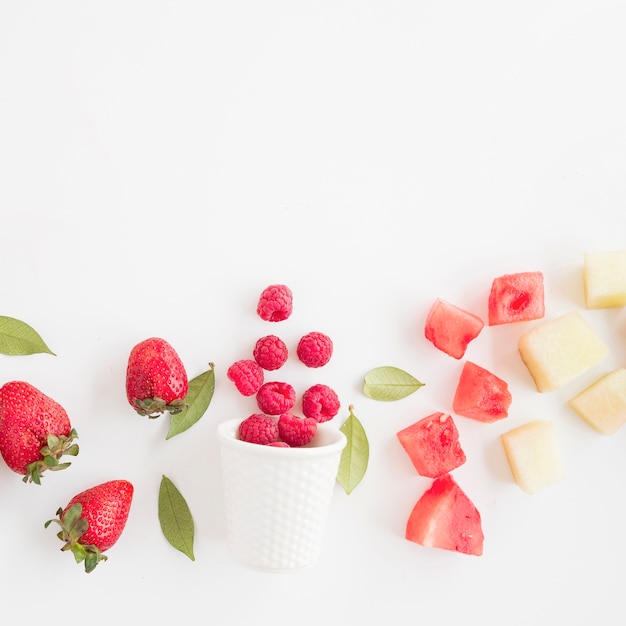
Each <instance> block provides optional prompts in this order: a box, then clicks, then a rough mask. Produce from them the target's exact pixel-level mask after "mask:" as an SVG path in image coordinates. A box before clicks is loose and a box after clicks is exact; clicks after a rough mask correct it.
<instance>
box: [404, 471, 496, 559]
mask: <svg viewBox="0 0 626 626" xmlns="http://www.w3.org/2000/svg"><path fill="white" fill-rule="evenodd" d="M405 537H406V538H407V539H408V540H409V541H413V542H415V543H418V544H420V545H422V546H426V547H430V548H441V549H443V550H452V551H455V552H461V553H463V554H470V555H473V556H480V555H481V554H482V553H483V542H484V535H483V529H482V523H481V518H480V513H479V512H478V509H477V508H476V507H475V506H474V503H473V502H472V501H471V500H470V499H469V498H468V497H467V495H466V494H465V492H464V491H463V490H462V489H461V488H460V487H459V485H458V484H457V483H456V482H455V480H454V479H453V478H452V476H451V475H450V474H444V475H443V476H439V477H438V478H435V479H434V480H433V483H432V485H431V486H430V488H429V489H428V490H427V491H425V492H424V493H423V494H422V496H421V497H420V499H419V500H418V501H417V503H416V504H415V506H414V507H413V510H412V511H411V514H410V515H409V519H408V521H407V524H406V532H405Z"/></svg>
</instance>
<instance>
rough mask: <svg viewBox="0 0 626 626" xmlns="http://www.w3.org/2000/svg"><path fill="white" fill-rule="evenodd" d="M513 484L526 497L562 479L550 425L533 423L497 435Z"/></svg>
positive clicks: (555, 441)
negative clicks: (522, 491) (526, 494)
mask: <svg viewBox="0 0 626 626" xmlns="http://www.w3.org/2000/svg"><path fill="white" fill-rule="evenodd" d="M500 439H501V441H502V445H503V447H504V451H505V453H506V458H507V460H508V462H509V466H510V467H511V472H512V473H513V479H514V480H515V482H516V483H517V484H518V485H519V486H520V487H521V488H522V489H523V490H524V491H525V492H526V493H529V494H534V493H536V492H537V491H539V490H540V489H543V488H544V487H547V486H549V485H553V484H556V483H558V482H560V481H561V480H562V479H563V476H564V472H563V462H562V459H561V453H560V449H559V445H558V441H557V436H556V429H555V427H554V424H553V423H552V422H550V421H547V420H534V421H532V422H527V423H525V424H522V425H521V426H518V427H517V428H513V429H512V430H509V431H508V432H506V433H503V434H502V435H500Z"/></svg>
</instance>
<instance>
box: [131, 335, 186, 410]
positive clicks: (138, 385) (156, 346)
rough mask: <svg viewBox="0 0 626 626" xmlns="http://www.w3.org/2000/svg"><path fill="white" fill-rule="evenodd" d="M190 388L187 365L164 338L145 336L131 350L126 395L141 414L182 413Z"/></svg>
mask: <svg viewBox="0 0 626 626" xmlns="http://www.w3.org/2000/svg"><path fill="white" fill-rule="evenodd" d="M188 388H189V382H188V380H187V372H186V370H185V366H184V365H183V362H182V361H181V359H180V357H179V356H178V354H177V352H176V351H175V350H174V348H173V347H172V346H171V345H170V344H169V343H168V342H167V341H165V339H161V338H160V337H151V338H149V339H145V340H144V341H141V342H140V343H138V344H137V345H136V346H134V347H133V349H132V350H131V351H130V355H129V357H128V366H127V368H126V397H127V398H128V402H129V403H130V405H131V406H132V407H133V408H134V409H135V411H137V413H139V415H147V416H148V417H150V418H155V417H158V416H159V415H161V414H162V413H164V412H165V411H169V412H170V413H171V414H176V413H179V412H180V411H182V410H183V408H184V405H185V402H184V400H185V396H186V395H187V391H188Z"/></svg>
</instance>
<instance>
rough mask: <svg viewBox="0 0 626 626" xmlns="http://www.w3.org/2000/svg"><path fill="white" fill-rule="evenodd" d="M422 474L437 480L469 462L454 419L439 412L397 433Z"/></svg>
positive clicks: (417, 469)
mask: <svg viewBox="0 0 626 626" xmlns="http://www.w3.org/2000/svg"><path fill="white" fill-rule="evenodd" d="M396 435H397V437H398V440H399V441H400V443H401V444H402V447H403V448H404V449H405V451H406V452H407V454H408V455H409V458H410V459H411V462H412V463H413V466H414V467H415V469H416V471H417V473H418V474H420V475H421V476H427V477H429V478H437V476H441V475H443V474H447V473H448V472H451V471H452V470H453V469H455V468H457V467H459V466H460V465H463V463H465V461H466V458H465V452H464V451H463V449H462V448H461V444H460V443H459V431H458V430H457V427H456V424H455V423H454V420H453V419H452V416H450V415H447V414H445V413H442V412H441V411H437V412H436V413H433V414H431V415H428V416H427V417H424V418H422V419H420V420H418V421H417V422H415V423H414V424H412V425H411V426H407V427H406V428H403V429H402V430H401V431H399V432H398V433H396Z"/></svg>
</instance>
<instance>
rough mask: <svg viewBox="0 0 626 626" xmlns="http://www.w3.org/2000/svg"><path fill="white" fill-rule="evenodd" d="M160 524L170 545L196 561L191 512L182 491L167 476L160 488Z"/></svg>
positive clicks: (162, 480) (164, 477)
mask: <svg viewBox="0 0 626 626" xmlns="http://www.w3.org/2000/svg"><path fill="white" fill-rule="evenodd" d="M159 522H160V524H161V530H162V531H163V535H164V536H165V538H166V539H167V540H168V542H169V543H170V545H172V546H173V547H174V548H176V549H177V550H180V551H181V552H182V553H183V554H185V555H186V556H188V557H189V558H190V559H191V560H192V561H195V560H196V558H195V556H194V554H193V536H194V524H193V517H192V516H191V511H190V510H189V507H188V506H187V502H186V501H185V498H183V496H182V494H181V493H180V491H178V489H177V488H176V486H175V485H174V483H173V482H172V481H171V480H170V479H169V478H168V477H167V476H165V475H164V476H163V478H162V479H161V486H160V488H159Z"/></svg>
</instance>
